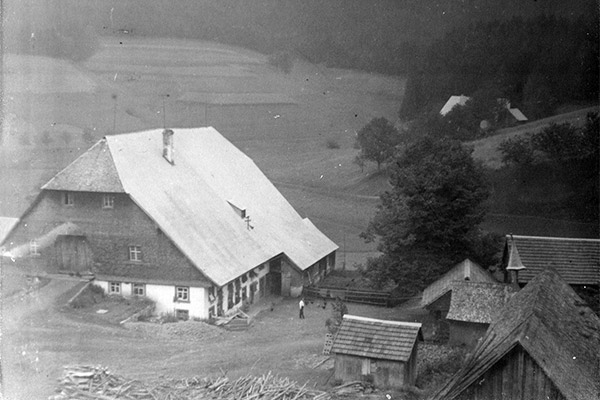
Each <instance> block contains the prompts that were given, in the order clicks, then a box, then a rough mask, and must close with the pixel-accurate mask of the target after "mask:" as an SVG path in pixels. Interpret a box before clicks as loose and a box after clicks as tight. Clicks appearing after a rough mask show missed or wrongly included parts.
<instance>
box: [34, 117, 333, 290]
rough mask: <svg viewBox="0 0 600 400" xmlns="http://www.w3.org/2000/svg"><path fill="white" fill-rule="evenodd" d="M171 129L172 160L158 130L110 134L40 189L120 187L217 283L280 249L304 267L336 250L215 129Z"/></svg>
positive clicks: (107, 188) (233, 277)
mask: <svg viewBox="0 0 600 400" xmlns="http://www.w3.org/2000/svg"><path fill="white" fill-rule="evenodd" d="M173 131H174V149H175V150H174V159H175V162H174V164H171V163H169V162H167V161H166V160H165V159H164V158H163V156H162V151H163V137H162V129H155V130H150V131H144V132H137V133H129V134H122V135H116V136H107V137H106V138H105V139H103V140H101V141H100V142H99V143H97V144H96V145H94V146H93V147H92V148H91V149H90V150H89V151H88V152H87V153H85V154H83V155H82V156H81V157H79V158H78V159H77V160H75V161H74V162H73V163H72V164H71V165H69V166H68V167H67V168H65V169H64V170H63V171H61V172H60V173H59V174H58V175H56V177H55V178H53V179H52V180H51V181H50V182H48V184H46V185H45V186H44V189H54V190H72V191H77V190H82V191H102V192H104V191H107V192H115V191H117V189H120V191H124V192H125V193H126V194H128V195H129V197H130V198H131V199H132V201H133V202H135V203H136V204H137V205H138V206H139V207H140V209H141V210H143V211H144V212H145V213H146V214H147V215H148V216H149V217H150V218H151V219H152V220H153V221H154V222H155V223H156V224H157V226H158V227H159V228H160V230H161V231H162V232H163V233H164V234H165V235H166V236H167V237H168V238H169V239H170V240H171V241H172V243H173V244H174V245H175V246H176V247H177V248H178V249H179V250H180V251H181V252H182V253H183V254H184V255H185V256H186V257H187V258H188V259H189V260H190V261H191V263H192V264H193V265H194V266H195V267H196V268H197V269H198V270H199V271H200V272H201V273H202V274H203V275H205V276H206V277H208V278H209V279H210V280H211V281H213V282H214V283H215V284H217V285H218V286H223V285H225V284H227V283H228V282H230V281H232V280H233V279H235V278H237V277H239V276H240V275H242V274H244V273H246V272H249V271H250V270H252V269H253V268H255V267H257V266H259V265H261V264H263V263H265V262H267V261H268V260H270V259H271V258H273V257H276V256H278V255H280V254H285V256H287V257H288V258H289V260H290V261H291V262H292V264H293V265H294V266H295V267H296V268H298V269H300V270H305V269H306V268H308V267H310V266H311V265H313V264H314V263H316V262H317V261H319V260H320V259H321V258H323V257H325V256H327V255H329V254H330V253H332V252H333V251H335V250H337V248H338V247H337V245H336V244H335V243H333V242H332V241H331V240H330V239H329V238H327V237H326V236H325V235H324V234H323V233H321V232H320V231H319V230H318V229H317V228H316V227H315V226H314V225H313V224H312V223H311V222H310V220H308V219H307V218H302V217H301V216H300V215H299V214H298V213H297V212H296V211H295V210H294V209H293V207H292V206H291V205H290V204H289V203H288V202H287V200H286V199H285V198H284V197H283V196H282V195H281V193H279V191H278V190H277V189H276V188H275V186H273V184H272V183H271V182H270V181H269V180H268V179H267V178H266V176H265V175H264V174H263V173H262V172H261V171H260V170H259V169H258V167H257V166H256V165H255V164H254V162H253V161H252V160H251V159H250V158H248V157H247V156H246V155H245V154H244V153H242V152H241V151H240V150H239V149H237V148H236V147H235V146H234V145H233V144H231V143H230V142H229V141H228V140H227V139H225V138H224V137H223V136H222V135H221V134H220V133H219V132H217V131H216V130H215V129H214V128H196V129H174V130H173ZM117 183H118V184H117ZM231 199H235V201H237V202H240V203H241V204H243V205H244V207H246V214H247V216H248V217H249V219H248V220H245V219H243V218H242V217H241V216H240V214H238V213H237V212H236V211H235V210H234V209H233V208H232V206H231V205H230V203H229V201H230V200H231Z"/></svg>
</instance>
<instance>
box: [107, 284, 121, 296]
mask: <svg viewBox="0 0 600 400" xmlns="http://www.w3.org/2000/svg"><path fill="white" fill-rule="evenodd" d="M108 294H121V282H108Z"/></svg>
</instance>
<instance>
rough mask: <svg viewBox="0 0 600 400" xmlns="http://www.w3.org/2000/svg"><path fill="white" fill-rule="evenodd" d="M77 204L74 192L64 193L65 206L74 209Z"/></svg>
mask: <svg viewBox="0 0 600 400" xmlns="http://www.w3.org/2000/svg"><path fill="white" fill-rule="evenodd" d="M74 204H75V194H74V193H73V192H64V193H63V205H64V206H67V207H73V205H74Z"/></svg>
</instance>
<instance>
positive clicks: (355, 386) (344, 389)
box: [331, 381, 374, 395]
mask: <svg viewBox="0 0 600 400" xmlns="http://www.w3.org/2000/svg"><path fill="white" fill-rule="evenodd" d="M331 391H332V393H334V394H336V395H350V394H356V393H372V392H373V391H374V388H373V385H371V384H369V383H367V382H362V381H352V382H347V383H344V384H342V385H339V386H336V387H334V388H333V389H332V390H331Z"/></svg>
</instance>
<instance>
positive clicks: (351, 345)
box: [331, 315, 422, 362]
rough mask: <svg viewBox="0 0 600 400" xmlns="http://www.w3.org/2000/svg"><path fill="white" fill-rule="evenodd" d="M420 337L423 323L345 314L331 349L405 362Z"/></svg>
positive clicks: (360, 355) (354, 354)
mask: <svg viewBox="0 0 600 400" xmlns="http://www.w3.org/2000/svg"><path fill="white" fill-rule="evenodd" d="M419 338H420V339H422V336H421V324H420V323H413V322H398V321H385V320H380V319H372V318H364V317H358V316H354V315H344V318H343V320H342V325H341V326H340V330H339V331H338V333H337V335H336V337H335V339H334V341H333V346H332V347H331V351H332V352H333V353H336V354H347V355H353V356H358V357H366V358H375V359H380V360H393V361H403V362H406V361H408V359H409V358H410V355H411V353H412V350H413V348H414V346H415V345H416V342H417V339H419Z"/></svg>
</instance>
